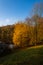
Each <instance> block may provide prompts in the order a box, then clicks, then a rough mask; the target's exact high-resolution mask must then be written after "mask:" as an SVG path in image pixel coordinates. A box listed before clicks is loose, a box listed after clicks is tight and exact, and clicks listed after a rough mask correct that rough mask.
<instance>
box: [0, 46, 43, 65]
mask: <svg viewBox="0 0 43 65" xmlns="http://www.w3.org/2000/svg"><path fill="white" fill-rule="evenodd" d="M0 65H43V45H42V46H34V47H31V48H26V49H22V50H19V51H18V52H15V53H12V54H9V55H7V56H4V57H2V58H0Z"/></svg>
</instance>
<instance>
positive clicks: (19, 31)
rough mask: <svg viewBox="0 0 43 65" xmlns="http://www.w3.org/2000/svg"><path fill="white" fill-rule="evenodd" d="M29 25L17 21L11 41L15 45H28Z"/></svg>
mask: <svg viewBox="0 0 43 65" xmlns="http://www.w3.org/2000/svg"><path fill="white" fill-rule="evenodd" d="M29 32H30V31H29V26H28V25H26V24H24V23H17V24H16V25H15V31H14V34H13V43H14V45H16V46H19V47H24V46H28V45H29V42H30V35H29Z"/></svg>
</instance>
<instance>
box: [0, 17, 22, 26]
mask: <svg viewBox="0 0 43 65" xmlns="http://www.w3.org/2000/svg"><path fill="white" fill-rule="evenodd" d="M18 21H21V18H20V17H19V18H18V17H11V18H6V19H0V26H4V25H10V24H14V23H17V22H18Z"/></svg>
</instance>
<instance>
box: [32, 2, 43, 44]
mask: <svg viewBox="0 0 43 65" xmlns="http://www.w3.org/2000/svg"><path fill="white" fill-rule="evenodd" d="M33 14H34V15H35V16H34V17H33V18H32V21H34V22H35V27H34V31H35V32H34V33H33V34H34V35H35V37H34V38H35V39H36V40H35V41H36V42H35V43H37V41H38V38H37V33H38V24H39V22H38V21H37V20H38V19H40V17H42V14H43V3H40V4H35V5H34V8H33ZM35 45H36V44H35Z"/></svg>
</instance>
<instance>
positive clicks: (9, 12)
mask: <svg viewBox="0 0 43 65" xmlns="http://www.w3.org/2000/svg"><path fill="white" fill-rule="evenodd" d="M40 2H43V0H0V26H3V25H11V24H14V23H16V22H18V21H23V20H25V18H26V17H28V16H29V17H31V14H32V8H33V7H34V4H35V3H40Z"/></svg>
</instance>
